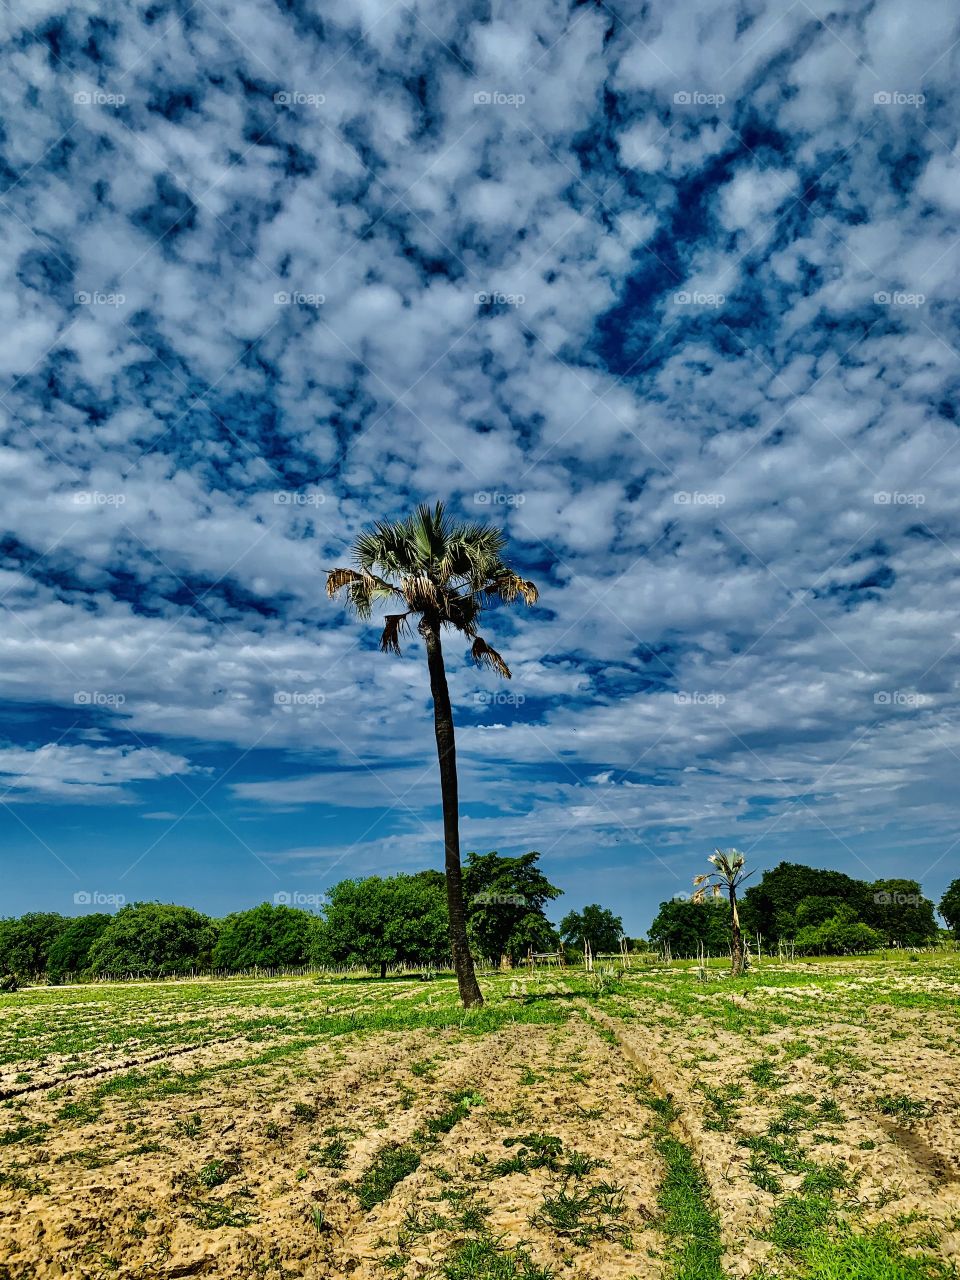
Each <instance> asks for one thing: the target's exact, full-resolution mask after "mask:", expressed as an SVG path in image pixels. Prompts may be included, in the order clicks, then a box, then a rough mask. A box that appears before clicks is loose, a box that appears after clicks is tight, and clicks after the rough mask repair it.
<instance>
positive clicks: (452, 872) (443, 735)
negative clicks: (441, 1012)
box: [419, 615, 483, 1009]
mask: <svg viewBox="0 0 960 1280" xmlns="http://www.w3.org/2000/svg"><path fill="white" fill-rule="evenodd" d="M419 630H420V634H421V635H422V636H423V639H424V643H425V644H426V646H427V667H428V669H429V671H430V692H431V693H432V694H433V725H434V730H435V732H436V735H437V760H438V762H439V764H440V796H441V799H442V802H443V849H444V870H445V872H446V879H447V912H448V914H449V917H450V949H451V951H452V952H453V968H454V971H455V973H456V975H457V986H458V988H459V990H460V1000H461V1002H462V1004H463V1007H464V1008H465V1009H469V1008H471V1007H472V1006H474V1005H480V1004H483V996H482V994H481V992H480V984H479V983H478V982H477V975H476V973H475V972H474V969H473V957H472V956H471V954H470V945H469V943H468V941H467V913H466V909H465V907H464V902H463V871H462V869H461V866H460V809H459V800H458V793H457V747H456V741H455V738H454V730H453V709H452V707H451V706H450V691H449V689H448V688H447V673H446V670H445V668H444V665H443V650H442V648H441V647H440V624H439V620H438V619H436V618H431V617H429V616H428V615H424V617H423V618H421V620H420V626H419Z"/></svg>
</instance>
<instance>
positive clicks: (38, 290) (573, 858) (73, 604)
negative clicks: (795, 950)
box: [0, 0, 960, 896]
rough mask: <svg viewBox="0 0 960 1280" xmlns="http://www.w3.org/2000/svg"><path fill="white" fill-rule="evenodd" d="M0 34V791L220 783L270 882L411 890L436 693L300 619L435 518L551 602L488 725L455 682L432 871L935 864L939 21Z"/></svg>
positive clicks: (159, 25) (946, 355)
mask: <svg viewBox="0 0 960 1280" xmlns="http://www.w3.org/2000/svg"><path fill="white" fill-rule="evenodd" d="M3 23H4V28H5V33H4V34H5V40H6V42H7V44H6V56H5V72H4V74H3V77H2V83H0V92H2V104H3V115H4V119H5V120H6V121H7V122H8V128H7V130H6V132H5V134H4V137H3V143H2V157H3V172H4V179H3V186H4V189H3V192H2V194H0V216H2V218H3V221H4V233H5V238H6V252H5V254H4V268H3V269H4V270H5V271H6V273H7V278H6V279H5V280H4V288H3V290H2V292H0V307H2V309H3V323H4V332H5V334H6V338H5V342H4V344H3V349H2V351H0V372H2V375H3V380H4V381H3V385H4V392H3V395H2V398H0V406H2V410H3V415H4V424H5V438H4V443H3V447H2V450H0V477H2V484H3V488H4V528H5V535H4V540H3V546H2V550H3V559H2V565H0V597H2V601H3V605H4V613H3V621H2V629H0V645H2V652H0V659H2V660H0V680H2V685H3V687H2V693H3V696H4V698H5V700H6V705H7V707H8V710H9V716H8V729H7V743H8V745H7V746H6V748H5V749H4V750H3V752H2V753H0V762H2V768H3V771H4V778H5V780H6V782H5V785H6V794H5V796H4V803H5V804H6V805H7V806H9V805H10V804H11V803H12V802H14V801H16V800H18V799H19V800H24V799H27V798H29V799H30V800H31V801H32V802H33V803H34V804H36V803H37V802H38V801H40V800H47V801H49V802H50V803H54V802H58V803H70V802H71V801H83V802H85V803H89V802H90V801H96V800H99V801H102V802H103V803H117V802H119V801H123V802H124V803H130V802H132V801H142V803H143V804H144V805H145V806H146V807H147V812H148V813H149V815H150V816H151V817H153V818H156V817H157V815H158V814H164V813H167V812H170V810H169V809H168V807H167V806H168V804H169V800H160V799H159V797H157V796H155V795H154V794H153V792H152V790H151V788H154V787H155V786H157V785H159V784H160V782H161V781H162V780H164V779H166V780H170V779H172V780H174V782H176V780H177V779H180V780H181V783H182V784H183V785H189V784H188V783H186V782H185V781H184V780H186V779H188V778H189V775H190V773H191V771H194V770H196V769H197V768H198V767H199V766H198V760H199V759H200V758H201V756H203V757H204V759H205V760H207V763H206V764H204V766H203V767H204V769H207V768H213V766H211V765H210V763H209V759H208V756H209V758H210V759H212V758H214V757H215V758H216V760H217V765H216V767H215V768H214V777H215V778H222V783H220V784H219V785H217V786H216V789H215V791H214V793H213V794H212V796H211V799H210V800H209V801H207V802H206V804H207V806H212V807H215V808H217V810H218V812H219V813H220V814H221V820H222V821H223V822H226V823H227V825H229V826H233V824H234V820H235V818H236V817H237V815H238V814H239V815H243V816H244V817H245V819H246V820H254V818H255V815H256V814H258V813H260V814H262V813H263V811H264V809H267V810H270V809H276V810H277V811H278V812H286V813H296V812H298V811H299V812H300V813H301V814H303V815H304V816H303V819H302V824H301V826H300V827H294V826H291V827H290V828H289V832H288V834H289V839H288V841H287V843H286V845H285V846H284V847H278V846H277V845H276V844H274V846H272V848H271V849H269V850H268V849H267V847H266V845H264V847H263V848H262V849H261V850H260V852H261V853H263V854H264V856H265V857H266V858H267V859H268V860H269V859H270V858H271V857H273V858H274V859H275V860H276V861H277V862H278V863H281V862H282V858H283V856H284V848H285V849H286V856H287V865H292V864H294V863H295V864H296V865H297V866H300V867H303V866H309V864H310V857H311V850H314V851H315V858H316V864H317V866H318V867H321V868H324V867H327V866H329V864H330V861H331V858H330V856H327V853H326V852H325V850H334V851H335V856H336V858H337V859H340V858H341V857H343V856H346V855H344V854H343V851H344V850H346V851H348V852H349V850H350V849H351V848H352V847H353V844H354V843H355V844H356V847H357V849H358V850H362V851H363V857H362V859H361V861H363V864H364V865H367V862H368V861H369V860H370V859H372V860H373V861H374V862H375V855H376V850H377V849H378V848H379V849H380V850H381V852H382V855H383V859H384V862H383V865H384V866H385V867H386V866H390V865H398V866H399V865H406V860H407V859H408V854H409V850H411V849H415V850H417V851H421V850H422V851H423V856H425V857H426V856H429V855H430V851H431V849H432V847H433V846H431V844H430V837H429V832H430V830H432V824H435V816H436V815H435V810H434V807H433V806H434V804H435V791H434V787H433V776H432V774H431V772H430V769H431V758H430V757H431V746H430V737H429V733H430V727H429V725H430V721H429V707H428V700H427V688H426V683H425V679H424V673H423V670H422V662H421V661H420V659H419V657H416V658H415V657H413V656H412V655H411V656H410V657H408V659H407V660H406V661H404V662H398V661H395V660H387V659H383V658H380V656H379V655H377V654H375V653H373V652H372V648H373V637H372V635H371V634H368V633H367V630H365V629H364V628H363V627H358V626H356V625H355V624H353V623H350V622H348V621H347V620H345V619H343V618H342V617H341V616H340V615H339V614H338V613H337V612H336V611H335V610H333V609H332V608H331V607H330V606H329V605H327V603H326V602H325V600H323V598H322V590H321V587H322V580H323V570H324V569H325V568H326V567H329V566H331V565H333V564H336V563H339V562H340V561H341V560H342V557H343V548H344V546H345V544H346V543H348V542H349V540H350V539H351V538H352V537H353V535H354V534H355V533H356V531H357V529H358V528H359V527H360V526H361V525H362V524H363V523H365V522H367V521H369V520H370V519H371V518H374V517H380V516H386V515H389V514H393V513H396V512H399V511H401V510H403V509H405V508H406V507H408V506H409V505H410V504H411V503H413V502H415V501H418V500H421V499H423V498H433V497H435V496H444V497H447V498H449V500H450V502H451V504H452V505H453V507H454V508H456V509H458V510H459V511H460V512H461V513H463V514H466V515H469V516H471V517H479V518H492V519H495V520H498V521H500V522H502V523H503V524H504V525H505V526H506V528H507V530H508V532H509V535H510V537H511V541H512V544H513V546H514V548H515V554H516V558H517V560H518V562H519V563H521V564H522V565H523V567H524V569H525V571H527V572H529V574H530V575H531V576H533V577H535V578H536V579H537V580H538V582H539V583H540V584H541V586H542V588H543V594H542V607H541V608H539V609H538V610H536V611H534V612H533V613H531V614H530V615H527V616H525V617H524V618H523V622H522V627H520V626H518V623H517V619H515V618H513V617H511V616H509V615H508V614H507V613H504V614H502V615H498V616H497V618H496V619H495V620H494V624H493V625H494V627H495V628H496V630H497V633H498V637H499V639H500V640H502V641H503V644H504V647H505V648H506V649H507V650H508V652H509V654H510V656H511V660H512V662H513V665H514V670H515V680H514V682H513V684H512V685H511V686H509V689H510V692H512V693H515V694H517V695H522V700H521V698H520V697H517V698H515V699H514V700H513V701H512V702H507V701H500V702H498V701H496V700H494V699H493V697H492V696H490V695H491V694H492V690H491V689H490V687H489V684H488V682H487V681H486V680H480V679H478V677H477V675H476V674H475V673H474V672H473V671H472V669H471V668H470V667H469V666H468V664H467V663H466V662H464V661H462V660H461V659H460V657H459V655H456V654H454V655H453V670H452V679H453V683H454V689H455V695H456V698H457V702H458V707H459V718H460V721H461V724H462V725H463V733H462V744H461V751H462V754H463V756H464V769H465V799H466V802H467V812H466V819H465V829H464V837H465V840H466V841H467V842H468V843H469V844H473V843H476V844H477V845H478V846H480V845H482V846H484V847H494V846H499V847H500V848H507V847H511V848H512V847H516V848H519V847H531V846H535V847H539V848H541V849H542V850H543V851H544V853H545V854H547V855H551V856H555V857H563V858H564V859H566V860H567V865H569V866H570V867H571V868H572V870H571V875H575V874H576V868H577V867H578V866H581V867H582V866H584V865H587V863H588V862H589V857H590V854H591V851H592V850H594V849H601V848H603V849H608V850H614V851H615V850H616V848H621V849H622V854H621V855H617V856H619V862H616V866H615V869H614V870H611V871H610V872H609V877H611V878H619V883H620V884H621V885H622V884H623V883H624V877H625V876H629V877H632V879H630V881H629V883H630V885H631V886H632V885H634V884H636V885H640V886H641V887H642V890H643V892H651V893H656V892H664V891H667V892H671V891H673V889H675V888H676V887H678V883H679V882H678V881H676V880H675V879H674V877H675V876H677V875H681V876H682V878H683V883H684V884H685V883H686V877H687V874H688V872H687V863H686V862H685V861H684V858H689V854H690V851H691V850H692V849H695V848H699V847H700V845H701V844H703V843H705V842H706V843H712V842H713V841H714V840H715V839H716V840H723V839H724V838H725V837H727V838H729V839H731V840H732V839H733V838H736V840H737V842H738V843H740V844H741V845H744V846H747V847H751V848H756V850H757V851H758V856H766V855H767V853H768V852H769V853H770V854H773V853H776V854H777V855H778V856H779V854H780V853H782V852H790V851H791V850H793V851H797V850H801V851H806V852H810V853H811V855H812V854H813V853H818V854H819V855H820V856H822V857H824V858H825V859H828V860H829V861H831V862H832V863H834V864H835V865H842V866H845V867H847V866H849V867H851V868H854V867H855V868H856V869H857V870H858V872H860V873H862V872H863V864H864V862H866V864H868V865H869V867H870V869H871V870H873V871H874V872H875V873H876V874H881V873H882V872H883V870H885V869H886V867H887V862H886V861H885V859H886V858H887V856H888V855H890V856H892V854H893V852H894V851H895V850H896V848H898V847H900V846H901V845H902V840H903V833H904V832H909V838H910V840H911V841H914V842H916V843H918V844H919V845H921V846H922V849H923V852H922V853H921V854H920V855H919V856H920V859H921V861H922V862H923V864H924V865H923V866H917V868H916V870H917V872H918V873H919V872H921V871H924V872H925V871H926V870H929V877H930V881H931V884H932V885H935V884H936V883H937V881H938V878H939V879H943V878H945V877H946V873H947V870H948V869H949V867H950V866H951V864H955V858H954V855H953V853H951V852H950V850H951V848H952V845H951V841H952V840H953V836H952V835H951V834H950V833H951V832H952V830H953V829H954V828H955V826H956V819H957V812H956V804H955V798H954V797H955V785H954V779H955V775H956V767H957V761H958V758H960V733H958V722H957V691H956V678H957V676H956V665H955V656H956V652H957V644H958V639H960V638H958V636H957V624H956V618H957V614H958V609H957V606H958V598H957V597H958V588H957V581H958V574H957V568H958V556H957V543H956V527H955V526H956V516H955V509H956V503H955V494H956V491H957V485H958V480H960V448H958V444H960V440H958V426H957V381H958V376H957V375H958V352H957V325H956V318H957V317H956V304H955V298H954V293H955V284H954V282H955V280H956V278H957V269H958V266H960V262H958V255H960V243H958V241H957V238H956V234H955V226H956V214H957V210H958V208H960V164H958V162H957V160H956V158H955V150H956V146H957V126H956V117H955V112H954V110H953V107H952V101H953V93H954V85H955V84H956V82H957V73H958V67H957V61H958V50H960V45H957V43H956V41H957V36H958V31H957V15H956V13H955V9H954V7H953V6H952V5H950V4H948V3H946V2H945V0H922V2H921V3H920V4H919V7H917V6H914V7H913V8H912V9H911V10H910V11H909V12H908V11H907V10H906V9H904V7H903V6H902V5H900V4H898V3H896V2H895V0H876V2H874V3H851V4H850V5H846V6H840V7H839V8H831V9H829V10H827V9H824V10H823V11H822V12H820V11H819V10H818V8H817V6H816V5H813V6H810V5H807V4H802V5H795V6H791V7H786V6H778V5H765V4H762V3H757V2H752V3H749V4H747V5H745V6H741V7H740V8H739V9H737V10H731V9H726V10H725V9H722V8H721V9H720V10H718V9H717V7H716V6H711V5H699V4H695V3H691V4H684V5H681V6H677V5H674V4H667V3H665V2H661V0H656V2H655V3H653V4H650V5H644V6H640V5H628V6H626V7H621V6H614V7H613V8H610V7H607V6H606V5H597V6H589V7H588V6H582V5H576V6H568V5H562V4H558V3H549V2H548V3H539V2H538V3H533V2H532V0H531V2H529V3H524V2H521V3H518V4H516V5H514V6H511V8H510V10H509V13H508V14H506V15H505V16H497V17H495V18H491V16H490V11H489V9H488V8H487V7H486V6H478V7H477V8H476V10H475V11H474V12H472V13H471V12H470V11H469V10H468V9H464V8H463V7H462V6H461V7H459V8H458V9H457V10H456V11H454V9H453V8H451V7H447V6H441V5H437V4H421V3H411V4H404V5H396V4H387V3H377V2H376V0H364V2H363V3H360V2H358V3H355V4H352V5H347V6H343V5H339V6H334V5H321V6H320V7H319V9H316V10H314V11H311V13H310V14H307V13H306V11H302V10H300V9H297V8H291V9H286V8H282V7H280V6H274V5H272V4H269V3H265V2H262V0H261V2H257V3H250V2H248V3H243V4H240V3H215V4H211V5H207V4H203V5H199V6H193V7H185V6H175V5H169V6H167V5H163V4H161V5H152V6H149V7H142V6H134V7H120V6H117V7H115V8H114V9H113V10H112V11H111V13H110V14H109V21H104V20H103V11H102V6H95V5H93V4H90V3H88V4H84V3H80V4H76V5H72V6H70V7H69V8H66V7H63V6H61V5H58V4H57V3H38V4H36V5H32V6H31V7H30V11H29V14H24V13H21V14H20V15H19V16H17V15H16V14H15V13H13V12H11V11H10V10H7V11H6V12H5V15H4V18H3ZM91 729H96V730H97V731H98V732H99V734H100V735H102V736H101V738H100V739H99V741H98V745H92V743H91V739H89V738H86V737H84V734H88V733H89V732H90V730H91ZM44 743H46V744H47V745H44ZM339 771H342V787H341V793H340V796H338V786H337V781H336V776H337V774H338V772H339ZM365 771H366V772H369V774H370V789H369V791H368V792H366V793H365V790H364V785H363V775H364V772H365ZM240 774H242V776H240ZM374 774H375V775H376V778H374V777H373V775H374ZM505 778H507V779H508V781H505ZM201 785H203V786H204V787H206V786H207V785H209V784H208V783H207V782H204V783H202V784H201ZM165 794H166V793H165ZM204 794H206V792H204ZM181 798H182V796H181ZM365 803H366V804H369V805H370V806H372V807H376V808H377V809H378V810H380V811H382V812H381V817H380V820H379V825H378V826H377V828H376V830H374V831H364V830H363V829H362V828H355V827H352V826H350V820H349V813H350V812H353V811H356V810H357V809H358V808H360V807H362V806H363V805H364V804H365ZM317 806H321V807H322V811H323V813H324V815H325V820H326V822H327V823H328V824H329V827H330V829H329V832H328V836H329V838H325V839H324V840H323V841H321V842H317V841H315V840H306V839H305V832H306V831H307V829H308V827H309V824H310V818H309V814H310V812H311V809H312V808H313V809H315V808H316V807H317ZM174 808H176V805H174ZM344 814H347V815H348V816H347V817H346V818H345V817H344ZM341 821H342V822H344V823H345V824H346V825H345V826H344V828H343V829H341V828H340V827H339V826H338V823H339V822H341ZM151 825H152V824H151ZM867 831H872V832H874V833H885V834H881V835H875V836H873V837H871V838H870V839H869V840H867V838H866V835H865V833H866V832H867ZM378 841H380V842H381V843H380V844H378V843H377V842H378ZM281 845H283V841H281ZM291 851H292V852H291ZM404 851H406V852H404ZM240 856H242V857H245V855H244V854H243V852H242V850H241V851H240ZM358 856H359V854H358ZM613 856H614V855H613V854H611V857H613ZM391 860H392V861H391ZM578 860H579V861H578ZM615 861H616V860H615ZM149 865H150V861H149V860H147V861H146V862H145V863H144V864H143V869H144V871H146V870H147V869H148V867H149ZM250 865H251V867H253V865H254V864H253V863H252V862H251V863H250ZM358 865H359V864H358ZM611 865H613V863H611ZM890 865H893V863H890ZM254 869H256V868H254ZM607 883H609V878H608V881H607ZM632 891H633V890H632V889H629V890H628V896H629V892H632ZM638 892H639V890H638Z"/></svg>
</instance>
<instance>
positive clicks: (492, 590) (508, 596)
mask: <svg viewBox="0 0 960 1280" xmlns="http://www.w3.org/2000/svg"><path fill="white" fill-rule="evenodd" d="M483 589H484V591H485V592H486V594H487V595H489V596H499V597H500V599H501V600H503V601H504V602H505V603H507V604H512V603H513V601H514V600H516V598H517V596H521V597H522V598H523V602H524V604H536V603H537V600H538V599H539V598H540V592H539V591H538V590H537V588H536V587H535V586H534V584H533V583H532V582H530V581H529V580H528V579H527V578H521V577H520V575H519V574H517V573H511V572H510V570H504V571H503V572H502V573H498V574H497V575H496V577H494V578H493V580H492V581H490V582H488V583H487V585H486V586H485V587H484V588H483Z"/></svg>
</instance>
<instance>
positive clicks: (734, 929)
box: [693, 849, 754, 976]
mask: <svg viewBox="0 0 960 1280" xmlns="http://www.w3.org/2000/svg"><path fill="white" fill-rule="evenodd" d="M707 861H708V862H712V863H713V866H714V870H713V871H707V872H706V873H705V874H704V875H702V876H694V879H693V883H694V887H695V889H696V893H694V895H693V901H694V902H703V901H704V898H705V896H706V891H707V889H709V888H712V889H713V893H714V897H719V896H720V894H722V893H726V895H727V899H728V901H729V903H730V972H731V973H732V974H734V975H735V976H736V975H737V974H741V973H743V965H744V954H743V935H742V933H741V930H740V912H739V911H738V909H737V890H738V889H739V888H740V886H741V884H743V882H744V880H746V879H747V877H748V876H752V875H753V874H754V873H753V872H752V871H746V872H745V871H744V869H743V867H744V863H745V862H746V858H745V857H744V855H743V854H742V853H741V852H740V850H739V849H714V851H713V853H711V854H710V856H709V857H708V858H707Z"/></svg>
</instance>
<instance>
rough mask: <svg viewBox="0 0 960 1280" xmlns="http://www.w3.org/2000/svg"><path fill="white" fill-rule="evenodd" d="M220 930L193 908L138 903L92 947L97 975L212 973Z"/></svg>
mask: <svg viewBox="0 0 960 1280" xmlns="http://www.w3.org/2000/svg"><path fill="white" fill-rule="evenodd" d="M216 939H217V927H216V925H215V924H214V922H213V921H212V920H211V919H210V917H209V916H205V915H202V914H201V913H200V912H199V911H194V910H193V909H192V908H191V907H179V906H175V905H173V904H172V903H166V902H133V903H130V904H128V905H127V906H125V907H121V908H120V910H119V911H118V912H117V914H116V915H115V916H113V917H112V918H111V920H110V923H109V924H108V925H107V927H106V928H105V929H104V931H103V932H102V933H101V934H100V936H99V937H98V938H97V940H96V941H95V942H94V944H93V946H92V947H91V948H90V971H91V972H92V973H96V974H123V973H148V974H152V975H154V976H161V975H163V974H168V973H186V972H188V971H189V970H191V969H206V968H209V966H210V962H211V959H212V952H213V948H214V944H215V943H216Z"/></svg>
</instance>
